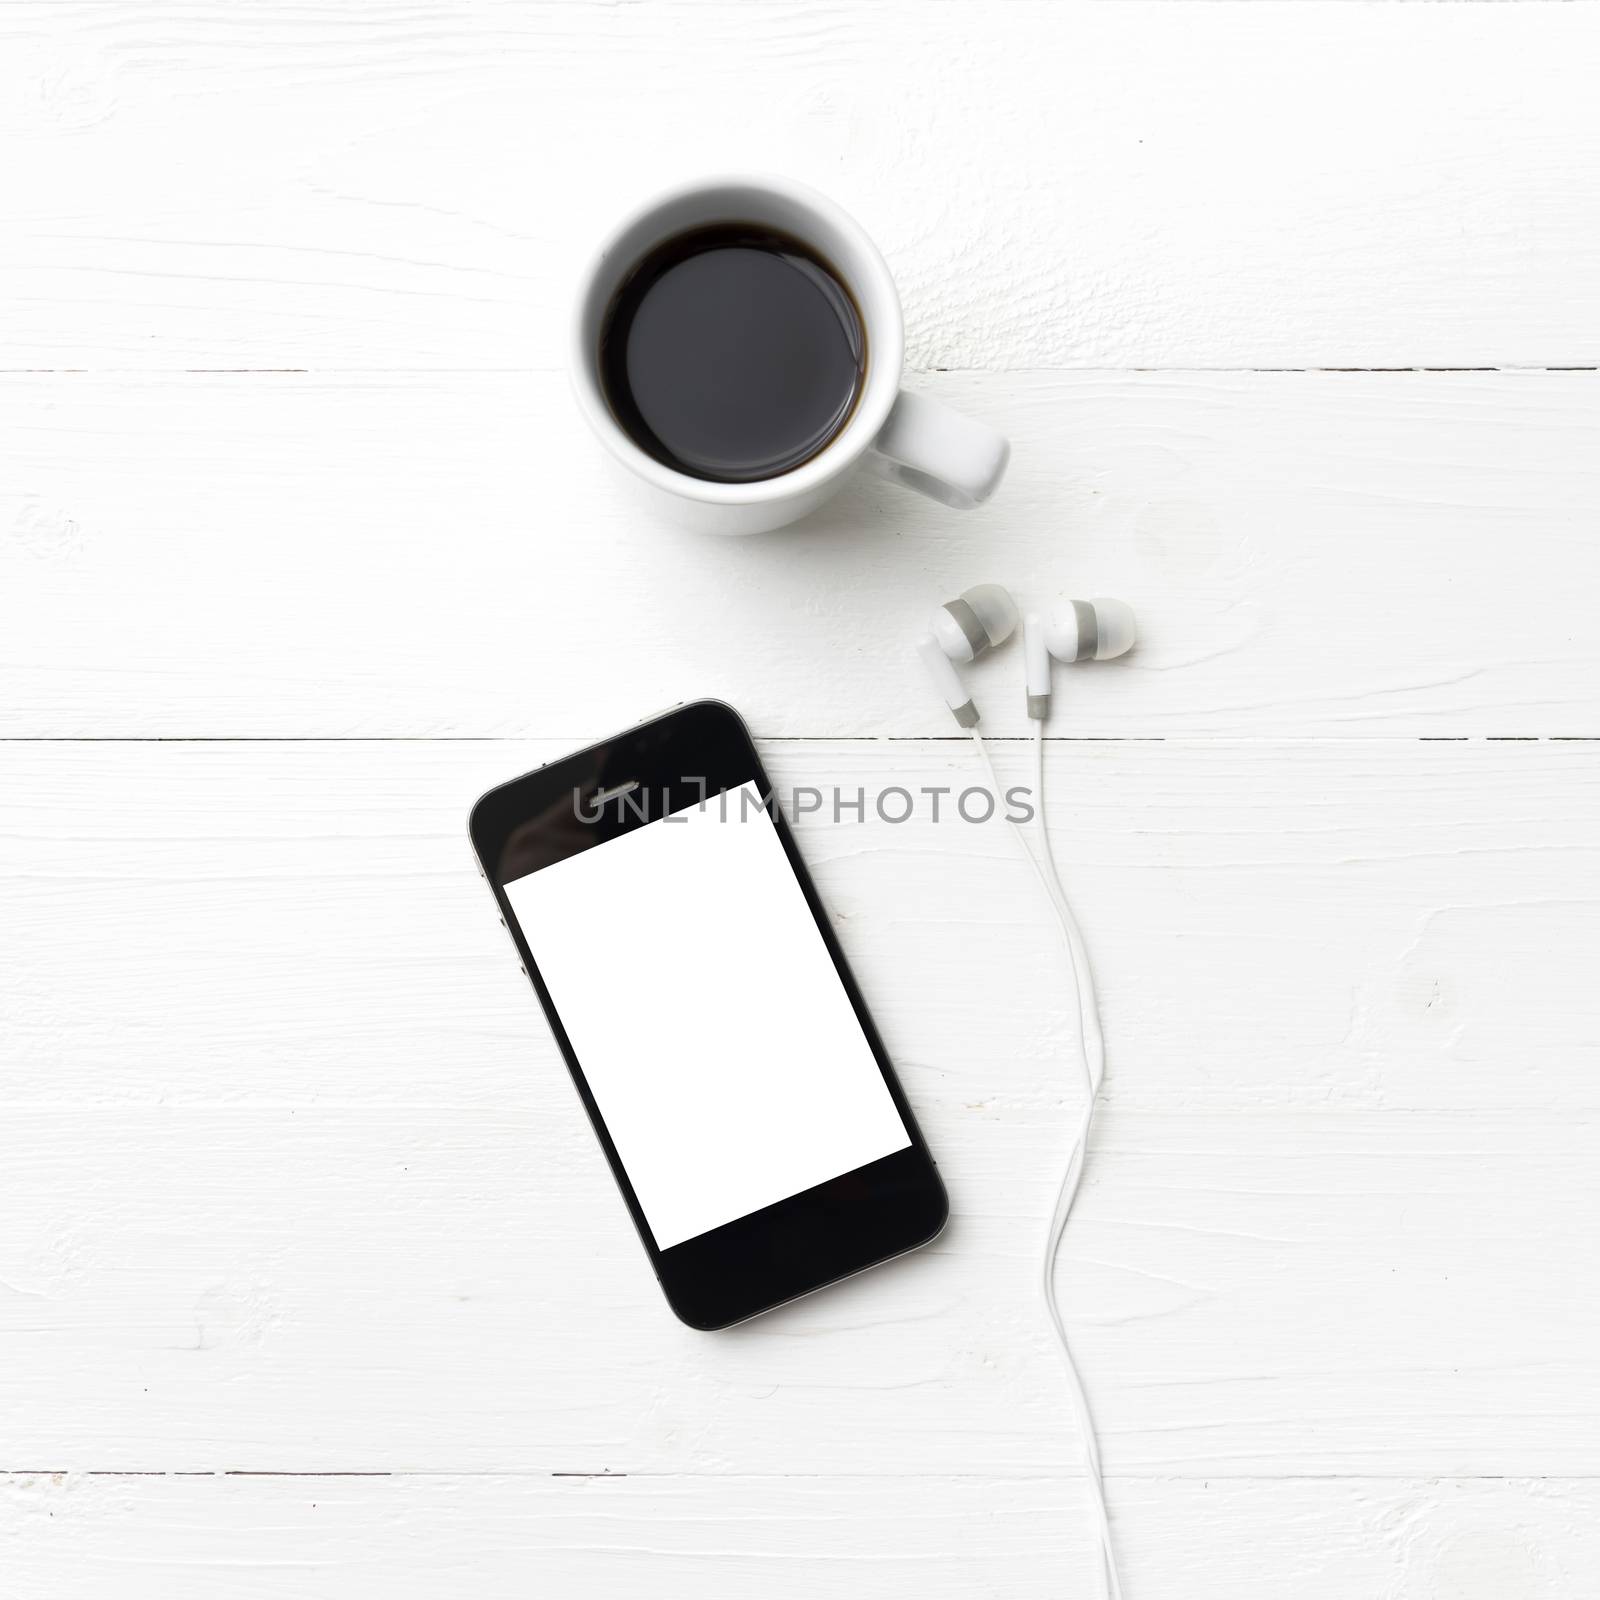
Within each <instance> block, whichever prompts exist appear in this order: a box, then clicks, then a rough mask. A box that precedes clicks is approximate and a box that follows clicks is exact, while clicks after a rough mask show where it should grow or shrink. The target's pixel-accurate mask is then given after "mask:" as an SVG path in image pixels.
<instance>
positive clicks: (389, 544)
mask: <svg viewBox="0 0 1600 1600" xmlns="http://www.w3.org/2000/svg"><path fill="white" fill-rule="evenodd" d="M931 387H932V388H933V390H934V391H935V392H936V393H938V394H940V395H941V396H943V397H945V398H947V399H949V400H951V401H952V402H954V403H956V404H960V405H965V406H968V407H970V408H971V409H973V410H974V411H976V412H979V413H981V414H984V415H987V416H990V417H992V418H994V419H995V420H996V421H997V422H998V423H1000V424H1001V425H1002V426H1003V427H1005V428H1006V429H1007V430H1008V432H1009V433H1010V434H1011V435H1012V436H1013V438H1014V440H1015V442H1016V459H1015V465H1014V467H1013V470H1012V474H1011V478H1010V481H1009V482H1008V483H1007V484H1006V486H1005V488H1004V490H1003V491H1002V494H1001V495H1000V496H999V497H998V498H997V499H996V500H995V501H994V502H993V503H992V504H991V505H990V506H988V507H985V508H983V509H981V510H979V511H976V512H973V513H970V514H967V515H963V514H961V513H955V512H949V511H944V510H942V509H941V508H938V507H931V506H929V505H927V504H926V503H925V502H922V501H921V500H920V499H918V498H917V497H915V496H913V495H911V494H909V493H908V492H907V491H905V490H902V489H899V488H896V487H894V486H892V485H889V484H885V483H879V482H877V481H873V482H871V483H867V482H862V483H859V484H855V485H852V486H850V487H849V488H847V489H846V491H845V492H844V494H843V496H842V497H841V498H840V499H839V500H838V501H836V502H835V504H834V505H833V506H832V507H831V508H830V509H828V510H826V511H825V512H823V513H821V514H820V515H819V516H818V517H816V518H814V519H813V520H812V521H811V522H809V523H808V524H805V525H802V526H801V527H799V528H797V529H795V530H792V531H790V532H787V533H783V534H777V535H770V536H766V537H761V538H756V539H744V540H711V539H707V538H705V537H703V536H691V535H687V534H683V533H680V532H677V531H675V530H673V529H670V528H664V527H661V526H659V525H656V524H653V523H650V522H647V521H644V520H642V519H641V516H640V514H639V512H638V511H637V510H636V509H635V508H634V506H633V504H632V502H631V500H630V499H629V498H628V497H627V494H626V491H625V489H624V487H623V486H622V485H621V484H619V483H616V482H614V481H613V480H612V479H611V477H610V476H609V475H608V472H607V470H606V468H605V467H604V466H603V464H602V463H601V462H600V461H599V460H598V459H597V456H596V453H595V452H594V451H592V450H591V447H590V443H589V441H588V440H587V439H586V437H584V435H583V432H582V428H581V425H580V423H579V422H578V421H577V419H576V418H575V416H574V415H573V408H572V407H571V405H570V402H569V400H568V397H567V395H566V392H565V387H564V382H563V380H561V379H560V378H558V377H555V376H549V375H546V376H532V377H529V376H514V375H479V376H468V375H422V376H409V377H398V378H396V377H383V378H379V377H367V378H326V377H320V378H312V377H295V376H283V377H279V378H273V379H266V378H262V377H258V376H245V377H226V376H222V377H217V376H214V377H187V378H170V379H163V378H155V379H130V378H115V377H112V378H91V377H84V376H54V377H39V376H32V377H20V378H18V377H13V378H11V379H8V380H3V381H0V430H3V432H4V434H5V436H6V437H7V438H8V439H9V440H10V441H11V452H10V456H9V459H8V461H7V463H6V465H5V467H4V469H3V478H0V496H3V499H0V528H3V529H4V530H5V534H4V538H3V539H0V637H4V639H5V650H4V659H3V678H0V682H3V685H4V693H3V695H0V730H3V731H4V732H5V733H7V734H12V735H62V734H74V735H94V736H105V735H114V736H126V735H144V736H149V735H162V736H193V735H214V734H230V735H258V736H268V735H270V736H282V735H303V734H315V735H344V736H351V735H358V736H372V735H408V736H409V735H421V734H428V735H435V734H449V735H505V734H513V735H526V734H538V735H541V736H549V737H570V738H572V739H573V740H574V741H576V740H578V739H581V738H592V737H596V736H598V735H601V734H604V733H606V732H609V731H611V730H612V729H613V728H615V727H617V726H619V725H621V724H623V723H626V722H630V721H632V720H633V719H635V718H636V717H638V716H639V715H641V714H642V713H644V712H646V711H649V710H651V709H654V708H655V707H657V706H660V705H663V704H666V703H670V702H671V701H673V700H676V699H680V698H696V697H698V696H701V695H704V694H708V693H713V694H720V695H722V696H723V697H724V698H727V699H730V700H732V701H734V702H735V703H737V704H739V705H740V706H742V707H744V708H746V710H747V712H748V714H749V716H750V718H751V720H752V723H753V725H754V726H755V728H756V730H757V731H758V732H759V733H762V734H766V735H780V734H794V735H846V734H850V735H855V734H897V735H904V734H938V733H949V732H953V731H954V728H953V725H952V724H951V723H950V720H949V717H948V715H947V714H946V713H945V711H944V710H943V707H942V706H941V705H940V704H939V702H938V701H937V699H936V698H935V697H934V696H933V695H932V693H931V692H930V691H929V689H928V686H927V684H926V682H925V681H924V679H923V677H922V673H921V668H920V666H919V665H918V664H917V662H916V660H915V658H914V656H913V652H912V645H913V644H914V642H915V640H916V638H917V636H918V634H919V632H920V630H921V629H922V628H923V627H924V626H925V620H924V619H925V618H926V616H927V613H928V611H929V610H930V609H931V608H932V607H933V606H935V605H937V604H938V603H940V602H941V601H942V600H944V599H946V598H948V597H949V596H951V595H953V594H955V593H957V592H959V591H960V590H961V589H962V588H964V587H966V586H967V585H969V584H971V583H973V582H977V581H982V580H999V581H1003V582H1005V583H1007V584H1009V585H1011V586H1012V587H1013V588H1014V589H1015V591H1016V593H1017V594H1018V595H1019V596H1020V597H1022V598H1023V599H1024V601H1026V602H1027V603H1031V604H1050V603H1052V602H1055V601H1059V599H1060V598H1062V597H1063V596H1065V595H1070V594H1073V593H1079V594H1082V593H1085V592H1087V593H1110V594H1121V595H1123V596H1124V597H1125V598H1127V599H1129V600H1130V601H1131V602H1133V603H1134V605H1135V606H1136V607H1137V608H1138V610H1139V614H1140V618H1141V624H1142V628H1143V639H1142V643H1141V645H1140V647H1139V650H1138V652H1137V653H1136V654H1135V655H1134V656H1133V657H1130V658H1129V659H1128V660H1126V661H1124V662H1119V663H1115V664H1111V665H1108V666H1104V667H1101V668H1097V669H1094V670H1087V669H1084V670H1080V671H1078V672H1076V673H1073V674H1072V675H1070V676H1068V675H1067V674H1066V673H1065V671H1063V672H1062V673H1061V674H1060V675H1059V679H1060V689H1061V697H1060V712H1059V715H1058V717H1057V719H1056V721H1055V722H1054V723H1053V724H1052V731H1053V732H1057V733H1064V734H1069V735H1086V736H1107V735H1109V736H1133V737H1148V736H1158V735H1159V736H1172V735H1194V734H1245V735H1251V736H1256V735H1273V736H1282V735H1285V734H1289V735H1301V734H1308V733H1323V734H1333V735H1339V736H1349V735H1357V734H1369V733H1383V734H1407V735H1410V734H1418V733H1422V734H1433V735H1443V734H1455V735H1490V734H1548V735H1591V736H1592V735H1595V734H1600V711H1597V708H1600V643H1597V634H1596V630H1595V629H1594V627H1593V626H1592V620H1593V619H1592V616H1591V609H1592V608H1591V592H1592V589H1593V585H1592V583H1591V582H1589V581H1588V579H1589V575H1590V574H1591V573H1592V570H1593V565H1594V540H1593V528H1594V527H1595V526H1596V523H1597V519H1600V454H1597V453H1596V451H1595V450H1594V448H1593V441H1594V438H1595V435H1596V428H1597V426H1600V375H1597V374H1595V373H1565V374H1538V375H1532V374H1474V373H1451V374H1411V375H1395V374H1389V375H1372V374H1305V373H1298V374H1255V375H1216V374H1210V375H1208V374H1189V375H1182V376H1174V375H1156V374H1145V375H1137V374H1135V375H1123V376H1107V375H1103V374H1047V373H1034V374H1027V375H1018V374H1004V375H1002V374H968V375H956V374H949V375H945V376H942V377H940V378H938V379H936V380H934V381H933V382H932V384H931ZM1020 675H1021V665H1020V653H1019V652H1018V650H1017V649H1016V648H1015V647H1013V648H1012V649H1010V650H1008V651H1007V652H1006V653H1005V655H1004V656H1003V658H1002V657H997V658H996V659H995V660H993V661H992V662H986V663H983V664H981V667H980V670H979V671H978V672H976V673H975V674H974V675H973V681H974V683H975V685H976V687H977V689H978V691H979V694H980V697H981V703H982V705H983V708H984V712H985V717H986V720H987V725H988V726H990V727H991V728H992V729H993V730H995V731H1003V732H1011V733H1020V732H1024V731H1027V730H1028V728H1029V726H1030V725H1029V724H1028V723H1027V722H1026V721H1025V719H1024V716H1023V696H1022V693H1021V685H1020Z"/></svg>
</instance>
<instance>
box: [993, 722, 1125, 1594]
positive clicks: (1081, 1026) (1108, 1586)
mask: <svg viewBox="0 0 1600 1600" xmlns="http://www.w3.org/2000/svg"><path fill="white" fill-rule="evenodd" d="M970 731H971V734H972V742H973V743H974V744H975V745H976V746H977V747H978V754H979V756H980V757H981V758H982V761H983V764H984V768H985V770H986V771H987V772H988V775H989V781H990V783H991V784H992V785H993V787H994V793H995V803H996V805H997V806H999V805H1001V804H1002V803H1003V801H1002V797H1003V795H1004V788H1003V786H1002V784H1001V782H1000V778H999V774H998V773H997V772H996V770H995V765H994V761H993V758H992V757H991V756H990V754H989V747H988V745H987V744H986V743H985V742H984V738H983V734H982V733H981V732H980V731H979V730H978V729H977V728H973V729H971V730H970ZM1035 732H1036V739H1035V744H1034V820H1035V821H1036V823H1037V824H1038V831H1039V838H1040V850H1039V851H1038V852H1037V853H1036V852H1035V851H1034V849H1033V848H1032V847H1031V846H1030V845H1029V843H1028V838H1027V835H1026V834H1025V833H1024V832H1023V831H1022V828H1021V826H1020V825H1019V824H1018V823H1017V822H1015V821H1014V820H1013V819H1012V818H1010V817H1009V816H1008V817H1007V818H1006V821H1007V823H1008V824H1009V825H1010V827H1011V830H1012V832H1013V833H1014V834H1015V835H1016V837H1017V842H1018V844H1019V845H1021V847H1022V853H1023V854H1024V855H1025V856H1026V857H1027V858H1028V862H1029V865H1031V866H1032V867H1033V869H1034V872H1035V873H1036V874H1037V875H1038V878H1039V883H1040V886H1041V887H1042V888H1043V889H1044V891H1045V895H1046V897H1047V898H1048V899H1049V901H1050V904H1051V908H1052V909H1053V910H1054V911H1055V914H1056V920H1057V922H1058V924H1059V926H1060V930H1061V936H1062V940H1063V942H1064V943H1065V945H1066V950H1067V963H1068V967H1069V969H1070V971H1071V974H1072V983H1073V990H1074V997H1075V1000H1076V1003H1077V1012H1078V1059H1079V1063H1080V1065H1081V1066H1082V1069H1083V1079H1084V1105H1083V1111H1082V1114H1081V1115H1080V1117H1079V1119H1078V1126H1077V1130H1076V1133H1075V1135H1074V1138H1073V1141H1072V1148H1071V1152H1070V1154H1069V1156H1068V1158H1067V1168H1066V1172H1065V1173H1064V1174H1063V1176H1062V1179H1061V1186H1060V1188H1059V1189H1058V1190H1057V1192H1056V1199H1055V1204H1054V1206H1053V1207H1052V1208H1051V1215H1050V1226H1049V1228H1048V1230H1047V1232H1046V1236H1045V1249H1044V1260H1043V1266H1042V1272H1041V1289H1042V1291H1043V1297H1044V1303H1045V1310H1046V1312H1047V1313H1048V1315H1049V1318H1050V1324H1051V1327H1052V1328H1053V1329H1054V1331H1055V1335H1056V1342H1057V1344H1058V1345H1059V1347H1060V1350H1061V1356H1062V1361H1063V1365H1064V1366H1065V1369H1066V1374H1067V1391H1068V1395H1069V1397H1070V1399H1071V1402H1072V1409H1073V1412H1074V1415H1075V1418H1076V1421H1077V1426H1078V1433H1079V1437H1080V1439H1081V1441H1082V1446H1083V1454H1084V1462H1085V1465H1086V1467H1087V1476H1088V1482H1089V1494H1090V1500H1091V1503H1092V1505H1093V1508H1094V1513H1095V1521H1096V1523H1097V1525H1098V1526H1097V1531H1098V1533H1099V1536H1100V1541H1099V1542H1100V1556H1101V1566H1102V1573H1101V1575H1102V1578H1103V1580H1104V1588H1105V1592H1106V1594H1107V1595H1108V1596H1109V1597H1110V1600H1122V1580H1121V1576H1120V1574H1119V1573H1118V1571H1117V1562H1116V1553H1115V1550H1114V1548H1113V1545H1112V1539H1111V1518H1110V1514H1109V1512H1108V1510H1107V1506H1106V1494H1105V1481H1104V1474H1103V1472H1102V1468H1101V1464H1100V1445H1099V1440H1098V1437H1097V1435H1096V1433H1095V1427H1094V1415H1093V1413H1092V1411H1091V1410H1090V1408H1089V1397H1088V1394H1087V1393H1086V1391H1085V1390H1084V1386H1083V1379H1082V1377H1081V1376H1080V1375H1079V1372H1078V1366H1077V1362H1076V1360H1075V1359H1074V1357H1073V1354H1072V1343H1071V1340H1070V1338H1069V1337H1068V1334H1067V1325H1066V1319H1065V1318H1064V1317H1063V1316H1062V1313H1061V1306H1060V1302H1059V1300H1058V1298H1057V1294H1056V1285H1055V1271H1056V1257H1057V1253H1058V1252H1059V1250H1060V1247H1061V1238H1062V1235H1063V1234H1064V1233H1065V1231H1066V1226H1067V1221H1068V1219H1069V1217H1070V1216H1071V1214H1072V1206H1073V1202H1074V1201H1075V1200H1076V1199H1077V1196H1078V1190H1079V1188H1080V1186H1081V1184H1082V1182H1083V1169H1084V1159H1085V1155H1086V1152H1087V1150H1088V1144H1089V1133H1090V1130H1091V1128H1092V1127H1093V1125H1094V1113H1095V1104H1096V1101H1097V1099H1098V1096H1099V1092H1100V1085H1101V1083H1102V1082H1103V1081H1104V1078H1105V1036H1104V1033H1103V1031H1102V1029H1101V1026H1100V1016H1099V1007H1098V1005H1097V1004H1096V1000H1095V991H1094V977H1093V974H1092V973H1091V971H1090V969H1089V958H1088V951H1087V949H1086V948H1085V946H1084V942H1083V934H1082V931H1081V930H1080V929H1079V927H1078V920H1077V918H1076V917H1075V916H1074V915H1073V912H1072V907H1071V905H1070V904H1069V902H1068V900H1067V897H1066V892H1065V890H1064V889H1063V888H1062V886H1061V876H1060V873H1059V871H1058V870H1057V868H1056V862H1055V855H1054V852H1053V851H1052V849H1051V847H1050V833H1049V827H1048V824H1047V822H1046V820H1045V814H1044V725H1043V723H1039V724H1037V725H1036V728H1035Z"/></svg>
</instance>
